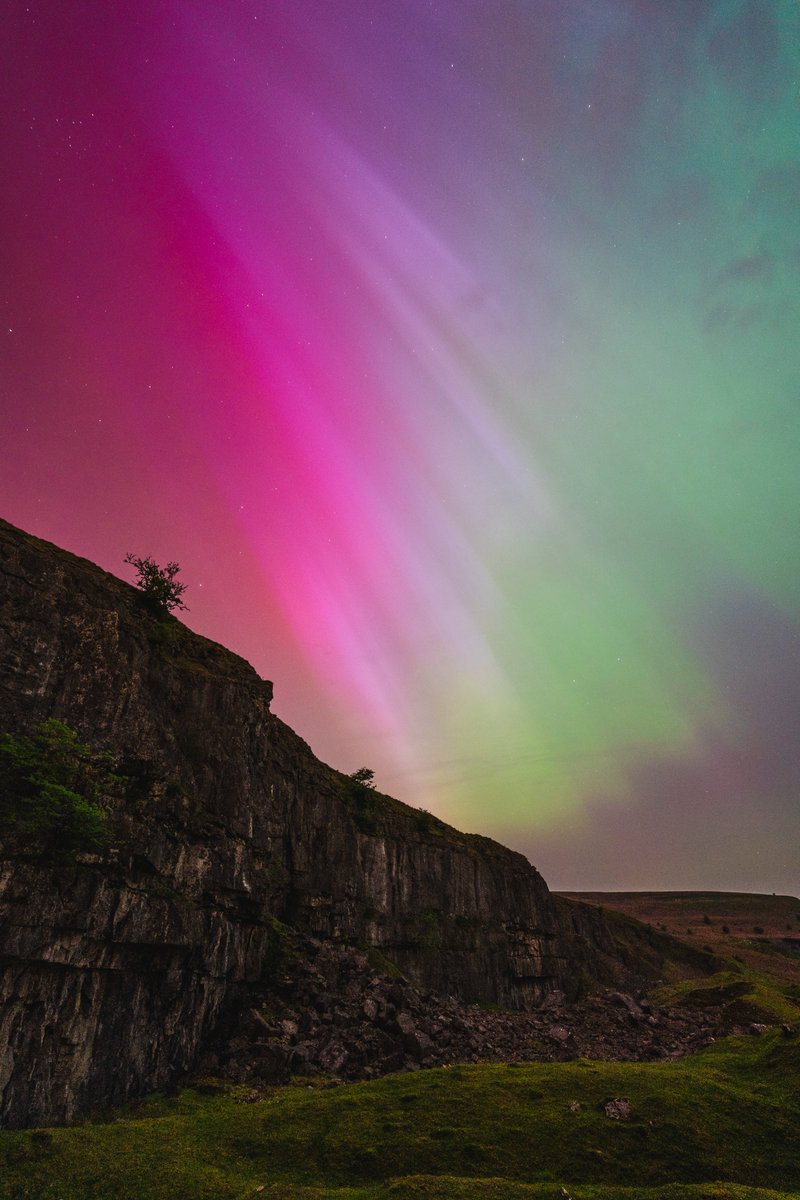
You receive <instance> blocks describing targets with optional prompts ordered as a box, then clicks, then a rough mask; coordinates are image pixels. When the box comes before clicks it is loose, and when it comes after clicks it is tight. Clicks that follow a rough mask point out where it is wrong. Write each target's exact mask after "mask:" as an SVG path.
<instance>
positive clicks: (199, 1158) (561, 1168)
mask: <svg viewBox="0 0 800 1200" xmlns="http://www.w3.org/2000/svg"><path fill="white" fill-rule="evenodd" d="M578 898H580V899H582V900H587V901H590V902H593V903H599V904H602V905H603V906H604V907H607V908H613V909H618V910H619V911H621V912H623V913H626V914H627V915H629V916H633V917H637V918H638V919H640V920H645V921H647V922H649V923H650V924H652V925H653V926H655V927H656V928H658V929H660V930H661V931H662V932H664V931H665V930H666V931H668V932H670V933H672V934H674V935H675V936H679V937H681V938H683V939H684V940H685V942H686V944H687V945H693V946H698V945H699V946H709V947H710V948H711V949H712V950H713V952H714V954H715V955H716V956H718V957H719V959H720V961H721V964H722V969H721V970H720V971H718V972H717V973H716V974H715V975H711V976H707V975H702V976H699V977H697V976H698V973H697V972H688V974H689V975H694V976H695V977H684V978H682V979H676V978H673V977H672V976H670V977H669V978H668V979H666V980H665V981H664V983H663V984H662V985H661V986H660V987H659V988H658V989H656V991H654V993H653V994H652V997H651V998H652V1000H653V1002H654V1003H655V1004H657V1005H659V1004H660V1005H666V1006H682V1007H684V1008H686V1009H689V1010H696V1009H700V1008H702V1007H703V1006H705V1005H722V1006H724V1008H725V1012H726V1013H727V1014H728V1015H729V1025H730V1027H731V1028H741V1027H742V1026H743V1025H744V1026H746V1025H747V1023H748V1022H754V1021H758V1022H763V1023H770V1024H772V1025H773V1026H775V1025H776V1023H779V1024H780V1023H784V1024H785V1025H786V1026H787V1028H786V1029H784V1030H781V1029H780V1028H778V1027H773V1028H772V1029H770V1030H769V1031H768V1032H765V1033H762V1034H760V1035H748V1036H744V1037H728V1038H724V1039H722V1040H719V1041H718V1042H717V1043H716V1044H714V1045H712V1046H710V1047H708V1049H706V1050H704V1051H703V1052H702V1053H700V1054H697V1055H694V1056H693V1057H690V1058H683V1059H678V1060H675V1061H671V1062H661V1063H648V1064H645V1063H609V1062H593V1061H588V1060H585V1059H579V1060H577V1061H573V1062H564V1063H524V1064H522V1063H509V1064H504V1065H499V1066H498V1065H479V1066H460V1067H459V1066H452V1067H444V1068H440V1069H437V1070H429V1071H418V1072H411V1073H407V1074H401V1075H391V1076H387V1077H385V1078H383V1079H379V1080H375V1081H371V1082H367V1083H358V1084H350V1085H346V1086H343V1085H338V1086H337V1085H335V1084H334V1082H333V1081H331V1080H319V1079H317V1080H315V1081H313V1082H312V1081H309V1080H304V1081H297V1082H295V1083H294V1084H292V1085H289V1086H286V1087H280V1088H273V1089H269V1090H268V1091H266V1092H264V1091H262V1092H256V1091H253V1090H251V1089H250V1088H249V1087H242V1086H238V1087H237V1086H227V1085H223V1084H220V1083H219V1082H217V1081H213V1080H209V1081H200V1082H196V1084H195V1086H194V1087H193V1088H187V1089H185V1090H184V1091H182V1092H181V1093H180V1094H179V1095H177V1096H172V1097H164V1096H151V1097H149V1098H148V1099H146V1100H143V1101H141V1102H138V1103H136V1104H132V1105H128V1106H127V1107H126V1108H125V1109H123V1110H119V1111H117V1112H115V1113H112V1114H111V1115H110V1116H108V1117H106V1118H104V1119H103V1120H102V1121H100V1122H97V1123H90V1122H87V1123H85V1124H83V1125H80V1126H77V1127H74V1128H71V1129H51V1130H26V1131H20V1132H6V1133H0V1200H187V1198H191V1200H323V1198H328V1197H329V1198H330V1200H378V1198H379V1197H390V1198H393V1200H417V1198H423V1197H424V1198H428V1200H478V1198H481V1200H522V1198H523V1197H530V1198H535V1200H800V1136H798V1129H800V955H798V953H797V947H796V942H795V940H794V935H795V934H797V933H798V932H800V931H799V930H798V926H799V925H800V902H798V901H797V900H795V899H794V898H792V897H783V896H744V895H731V894H724V893H713V892H709V893H616V894H593V895H591V896H589V895H582V896H580V897H578ZM787 926H788V927H789V928H787ZM689 931H691V932H689ZM794 1030H797V1031H798V1032H797V1033H795V1032H794ZM615 1101H624V1104H616V1105H615V1104H613V1102H615ZM610 1104H611V1107H610V1108H609V1107H608V1106H609V1105H610ZM626 1106H627V1107H626ZM615 1113H616V1114H617V1115H614V1114H615Z"/></svg>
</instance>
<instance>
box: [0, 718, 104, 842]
mask: <svg viewBox="0 0 800 1200" xmlns="http://www.w3.org/2000/svg"><path fill="white" fill-rule="evenodd" d="M119 782H120V780H119V777H118V776H116V775H113V774H112V773H111V772H110V771H109V769H108V760H107V758H106V757H105V756H103V755H99V754H93V753H92V751H91V750H90V749H89V747H88V746H84V745H83V744H82V743H81V742H79V741H78V736H77V734H76V733H75V732H74V731H73V730H72V729H70V728H69V726H68V725H64V724H63V723H62V722H61V721H56V720H54V719H52V718H51V719H49V720H47V721H42V722H41V724H39V725H37V726H36V727H35V728H34V729H33V731H32V732H31V733H30V734H13V733H6V734H3V735H2V736H1V737H0V829H2V830H5V831H7V832H9V833H12V834H15V835H17V836H18V837H19V839H20V840H21V842H22V844H23V846H24V847H25V848H26V849H28V850H34V851H36V852H37V853H44V854H47V855H49V856H51V857H53V858H68V859H69V858H74V857H75V855H76V854H79V853H81V852H86V851H93V850H99V849H101V848H102V847H103V846H104V845H105V844H106V842H107V840H108V838H107V831H106V821H107V817H106V813H105V811H104V809H103V807H102V805H101V803H100V801H101V799H102V797H103V796H104V795H107V794H108V793H109V792H111V791H112V790H113V789H114V788H115V786H116V785H117V784H118V783H119Z"/></svg>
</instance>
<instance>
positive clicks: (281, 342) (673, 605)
mask: <svg viewBox="0 0 800 1200" xmlns="http://www.w3.org/2000/svg"><path fill="white" fill-rule="evenodd" d="M0 39H2V43H1V44H2V51H1V53H2V70H0V93H1V96H0V126H1V127H2V135H1V136H2V145H3V149H4V155H3V158H4V163H5V165H4V167H3V169H2V173H1V174H2V180H1V182H0V189H1V191H0V195H1V196H2V199H1V200H0V204H1V205H2V213H0V245H2V264H1V265H0V288H1V289H2V304H3V310H2V341H0V346H1V347H2V360H1V362H0V446H2V450H3V454H2V474H1V475H0V513H1V514H2V515H3V516H5V517H6V518H7V519H8V520H10V521H12V522H14V523H15V524H17V525H21V526H23V527H24V528H26V529H28V530H30V531H31V532H33V533H35V534H38V535H39V536H41V537H45V538H47V539H49V540H51V541H54V542H56V543H58V544H59V545H62V546H64V547H66V548H67V549H69V550H72V551H74V552H75V553H78V554H81V555H84V556H85V557H88V558H90V559H92V560H93V561H95V562H98V563H99V564H100V565H101V566H103V567H105V568H106V569H108V570H110V571H113V572H114V573H115V574H118V575H121V576H122V577H124V578H128V579H130V578H132V576H131V572H130V568H128V567H126V566H125V565H124V564H123V558H124V556H125V554H126V552H128V551H132V552H134V553H136V554H140V555H141V554H152V555H153V556H154V557H155V558H156V559H158V560H160V561H162V562H164V561H166V560H168V559H177V560H178V561H179V562H180V563H181V565H182V578H183V580H184V581H185V582H186V583H187V584H188V591H187V595H186V600H187V603H188V604H189V607H190V612H189V613H187V614H185V620H186V623H187V624H188V625H189V626H190V627H191V628H193V629H196V630H198V631H199V632H201V633H203V634H205V635H207V636H209V637H212V638H214V639H216V640H218V641H220V642H222V643H224V644H225V645H226V646H229V647H230V648H231V649H232V650H235V651H236V652H237V653H239V654H242V655H243V656H244V657H246V658H247V659H249V661H251V662H252V663H253V665H254V666H255V667H256V669H257V670H258V671H259V673H261V674H262V675H264V676H266V677H268V678H270V679H273V680H274V681H275V701H274V704H273V708H274V711H276V712H277V713H278V715H279V716H281V717H282V718H283V719H284V720H286V721H287V722H288V723H289V724H290V725H291V726H292V727H293V728H294V729H296V730H297V732H298V733H300V734H301V735H302V736H303V737H304V738H305V739H306V740H307V741H308V742H309V743H310V744H311V746H312V748H313V749H314V750H315V752H316V753H317V754H318V755H319V756H320V757H321V758H323V759H324V760H325V761H327V762H329V763H331V764H332V765H334V766H336V767H338V768H339V769H341V770H344V771H352V770H354V769H355V768H357V767H359V766H361V765H364V764H366V765H368V766H370V767H373V768H374V769H375V771H376V777H377V781H378V784H379V786H380V787H381V789H382V790H385V791H387V792H389V793H391V794H393V795H395V796H397V797H399V798H400V799H402V800H405V801H407V802H409V803H411V804H414V805H417V806H423V807H425V808H428V809H430V810H432V811H433V812H435V813H437V814H438V815H440V816H441V817H443V818H444V819H446V820H448V821H450V822H452V823H453V824H455V825H457V826H459V827H460V828H464V829H468V830H471V831H475V832H482V833H487V834H489V835H491V836H494V837H497V838H499V839H500V840H501V841H504V842H505V843H507V844H509V845H511V846H513V847H515V848H516V849H519V850H522V851H523V852H524V853H526V854H527V855H528V857H529V858H530V859H531V861H532V862H534V863H535V865H536V866H537V867H539V869H540V870H541V871H542V872H543V874H544V875H545V878H546V879H547V880H548V882H549V883H550V884H551V886H553V887H561V888H623V889H627V888H656V887H658V888H729V889H735V890H757V891H768V892H771V891H777V892H792V893H794V894H797V893H798V890H800V853H799V843H800V837H799V836H798V828H799V827H800V821H798V809H799V808H800V806H799V805H798V795H799V794H800V569H799V566H800V564H799V563H798V528H799V522H798V518H799V517H800V512H798V510H799V509H800V486H798V475H799V474H800V394H799V393H800V336H798V334H799V331H800V221H799V219H798V214H800V117H799V116H798V103H799V101H798V97H799V96H800V5H798V4H797V3H796V0H227V2H225V3H223V2H221V0H218V2H217V0H215V2H212V0H203V2H201V0H126V2H124V3H123V2H119V3H117V2H115V0H69V2H68V3H67V2H65V0H46V2H39V0H29V2H28V3H24V2H22V0H19V2H17V0H11V2H10V3H8V0H7V3H6V4H5V5H4V6H3V23H2V30H1V31H0Z"/></svg>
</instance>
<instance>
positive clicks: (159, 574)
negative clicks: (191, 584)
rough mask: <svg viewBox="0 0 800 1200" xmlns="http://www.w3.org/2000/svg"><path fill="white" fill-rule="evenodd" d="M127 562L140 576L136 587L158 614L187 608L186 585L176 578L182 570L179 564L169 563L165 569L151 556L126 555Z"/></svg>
mask: <svg viewBox="0 0 800 1200" xmlns="http://www.w3.org/2000/svg"><path fill="white" fill-rule="evenodd" d="M125 562H126V563H130V564H131V566H132V567H134V568H135V570H136V574H137V576H138V578H137V580H136V586H137V587H138V588H140V589H141V591H143V592H144V594H145V596H146V597H147V599H148V600H149V601H150V603H151V604H152V606H153V607H154V608H155V609H156V610H157V611H158V612H162V613H169V612H172V610H173V608H183V609H185V608H186V605H185V604H184V603H183V599H182V597H183V593H184V592H185V591H186V584H185V583H179V581H178V580H177V579H176V578H175V576H176V575H177V574H178V571H180V569H181V568H180V566H179V564H178V563H176V562H168V563H167V565H166V566H165V567H160V566H159V565H158V563H157V562H155V561H154V560H153V559H152V558H151V557H150V555H149V554H148V556H147V558H138V557H137V556H136V555H135V554H126V555H125ZM187 612H188V609H187Z"/></svg>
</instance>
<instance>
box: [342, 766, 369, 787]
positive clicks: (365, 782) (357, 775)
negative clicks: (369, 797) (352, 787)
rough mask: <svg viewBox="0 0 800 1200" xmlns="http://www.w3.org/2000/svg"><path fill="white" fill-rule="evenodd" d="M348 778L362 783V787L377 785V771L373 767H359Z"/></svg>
mask: <svg viewBox="0 0 800 1200" xmlns="http://www.w3.org/2000/svg"><path fill="white" fill-rule="evenodd" d="M347 778H348V779H352V781H353V783H360V784H361V786H362V787H368V788H374V787H375V772H374V771H373V770H372V768H371V767H359V768H358V770H357V771H353V772H352V773H351V774H350V775H348V777H347Z"/></svg>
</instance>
